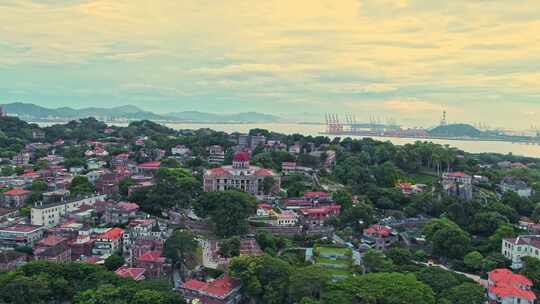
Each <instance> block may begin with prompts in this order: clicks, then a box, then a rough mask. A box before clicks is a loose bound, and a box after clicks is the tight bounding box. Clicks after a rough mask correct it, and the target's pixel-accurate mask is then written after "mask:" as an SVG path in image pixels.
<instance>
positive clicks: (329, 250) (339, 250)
mask: <svg viewBox="0 0 540 304" xmlns="http://www.w3.org/2000/svg"><path fill="white" fill-rule="evenodd" d="M317 251H318V252H319V254H351V249H350V248H346V247H317Z"/></svg>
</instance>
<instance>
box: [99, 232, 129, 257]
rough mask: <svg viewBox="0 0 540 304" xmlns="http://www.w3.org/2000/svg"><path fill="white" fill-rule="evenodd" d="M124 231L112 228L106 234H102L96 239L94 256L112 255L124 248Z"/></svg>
mask: <svg viewBox="0 0 540 304" xmlns="http://www.w3.org/2000/svg"><path fill="white" fill-rule="evenodd" d="M123 234H124V229H121V228H112V229H110V230H108V231H106V232H105V233H102V234H100V235H99V236H98V237H97V238H96V242H95V243H94V248H92V254H94V255H100V256H103V255H111V254H113V253H115V252H117V251H118V250H120V248H121V247H122V236H123Z"/></svg>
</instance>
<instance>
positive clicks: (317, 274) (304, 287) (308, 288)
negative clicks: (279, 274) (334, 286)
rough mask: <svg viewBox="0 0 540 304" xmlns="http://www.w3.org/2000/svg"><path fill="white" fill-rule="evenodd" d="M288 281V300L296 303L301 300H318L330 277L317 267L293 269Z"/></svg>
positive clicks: (330, 279)
mask: <svg viewBox="0 0 540 304" xmlns="http://www.w3.org/2000/svg"><path fill="white" fill-rule="evenodd" d="M289 280H290V284H289V299H290V300H291V301H292V302H293V303H297V302H298V301H300V300H301V299H303V298H312V299H317V300H318V299H320V298H321V294H322V293H323V291H324V290H325V289H326V287H327V286H328V285H329V284H330V282H331V281H332V276H331V275H330V273H329V272H327V271H326V270H324V269H322V268H320V267H318V266H308V267H303V268H297V269H295V270H294V272H292V274H291V276H290V279H289Z"/></svg>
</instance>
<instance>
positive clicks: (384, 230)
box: [364, 225, 392, 237]
mask: <svg viewBox="0 0 540 304" xmlns="http://www.w3.org/2000/svg"><path fill="white" fill-rule="evenodd" d="M364 234H369V235H373V234H376V235H378V236H379V237H388V236H390V235H391V234H392V229H390V228H389V227H385V226H381V225H372V226H371V227H369V228H367V229H364Z"/></svg>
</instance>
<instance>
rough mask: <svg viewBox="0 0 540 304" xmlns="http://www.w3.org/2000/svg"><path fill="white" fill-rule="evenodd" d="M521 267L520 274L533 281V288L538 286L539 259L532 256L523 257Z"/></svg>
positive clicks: (539, 282) (539, 276) (539, 275)
mask: <svg viewBox="0 0 540 304" xmlns="http://www.w3.org/2000/svg"><path fill="white" fill-rule="evenodd" d="M521 260H522V261H523V268H522V269H521V274H523V275H524V276H526V277H527V278H529V279H530V280H531V281H533V283H534V288H536V289H538V288H539V287H540V260H538V259H536V258H533V257H523V258H521Z"/></svg>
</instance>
